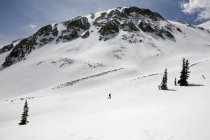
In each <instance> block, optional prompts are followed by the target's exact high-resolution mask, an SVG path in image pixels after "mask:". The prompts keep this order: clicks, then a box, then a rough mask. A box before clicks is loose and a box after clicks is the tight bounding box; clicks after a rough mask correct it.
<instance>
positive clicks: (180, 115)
mask: <svg viewBox="0 0 210 140" xmlns="http://www.w3.org/2000/svg"><path fill="white" fill-rule="evenodd" d="M183 57H185V58H186V59H188V60H189V62H190V64H191V67H190V71H191V73H190V79H189V83H190V84H191V86H189V87H179V86H174V79H175V77H176V78H177V79H179V74H180V70H181V63H182V58H183ZM0 62H1V64H2V68H1V71H0V99H1V101H0V106H1V110H0V139H1V140H14V139H27V140H32V139H35V140H43V139H45V140H58V139H62V140H67V139H72V140H99V139H100V140H116V139H120V140H139V139H141V140H151V139H152V140H209V138H210V133H209V131H210V121H209V118H210V109H209V106H210V94H209V90H210V87H209V86H210V78H209V77H210V71H209V69H210V32H209V30H207V29H206V28H201V27H197V26H193V25H189V24H184V23H180V22H174V21H167V20H165V19H164V18H163V17H162V16H161V15H159V14H158V13H153V12H151V11H150V10H147V9H139V8H136V7H129V8H116V9H111V10H107V11H103V12H98V13H92V14H89V15H87V16H83V17H78V18H75V19H73V20H70V21H66V22H61V23H58V24H52V25H48V26H46V27H43V28H42V29H40V30H39V31H38V32H37V33H36V34H34V35H32V36H31V37H29V38H25V39H20V40H16V41H14V42H12V43H11V44H9V45H8V46H6V47H3V48H2V49H1V50H0ZM165 68H167V69H168V80H169V83H168V86H169V88H170V90H169V91H160V90H158V85H159V84H160V82H161V79H162V75H163V71H164V69H165ZM109 93H111V94H112V99H111V100H109V99H107V98H108V94H109ZM25 99H28V104H29V118H28V120H29V124H27V125H26V126H18V123H19V121H20V117H21V113H22V108H23V105H24V100H25Z"/></svg>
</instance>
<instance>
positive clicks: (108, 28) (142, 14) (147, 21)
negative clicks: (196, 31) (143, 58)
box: [93, 7, 180, 41]
mask: <svg viewBox="0 0 210 140" xmlns="http://www.w3.org/2000/svg"><path fill="white" fill-rule="evenodd" d="M161 21H164V22H166V23H167V25H165V26H160V24H161ZM93 25H94V26H96V27H97V28H99V31H98V32H99V33H100V37H99V39H100V40H105V41H106V40H108V39H112V38H114V37H115V36H117V34H118V33H119V30H120V29H122V30H123V31H127V32H141V31H143V32H145V33H148V35H152V36H153V37H154V38H158V37H159V38H162V39H167V38H169V39H173V40H175V38H174V36H173V34H172V32H173V31H179V30H180V29H177V28H176V27H174V26H173V25H171V24H170V23H169V22H167V21H166V20H165V19H164V18H163V17H162V16H161V15H160V14H158V13H155V12H152V11H150V10H149V9H140V8H138V7H129V8H123V9H122V8H118V9H114V10H112V11H110V12H109V13H107V12H102V13H101V15H100V16H99V17H97V18H96V19H95V21H94V23H93Z"/></svg>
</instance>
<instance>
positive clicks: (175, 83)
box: [174, 78, 177, 86]
mask: <svg viewBox="0 0 210 140" xmlns="http://www.w3.org/2000/svg"><path fill="white" fill-rule="evenodd" d="M174 85H175V86H177V82H176V78H175V80H174Z"/></svg>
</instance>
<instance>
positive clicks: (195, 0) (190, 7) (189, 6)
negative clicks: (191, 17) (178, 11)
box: [181, 0, 210, 20]
mask: <svg viewBox="0 0 210 140" xmlns="http://www.w3.org/2000/svg"><path fill="white" fill-rule="evenodd" d="M181 7H182V8H183V12H184V13H186V14H197V15H198V17H197V20H206V19H210V0H187V1H186V2H183V3H182V4H181Z"/></svg>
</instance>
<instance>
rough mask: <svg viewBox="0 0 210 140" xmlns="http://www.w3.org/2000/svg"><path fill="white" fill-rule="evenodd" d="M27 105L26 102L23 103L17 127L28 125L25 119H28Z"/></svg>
mask: <svg viewBox="0 0 210 140" xmlns="http://www.w3.org/2000/svg"><path fill="white" fill-rule="evenodd" d="M28 109H29V108H28V103H27V100H26V101H25V105H24V107H23V114H22V116H21V121H20V123H19V125H26V124H27V123H28V120H27V117H28Z"/></svg>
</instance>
